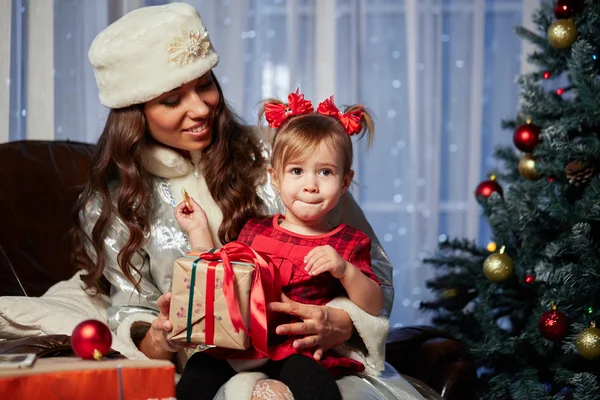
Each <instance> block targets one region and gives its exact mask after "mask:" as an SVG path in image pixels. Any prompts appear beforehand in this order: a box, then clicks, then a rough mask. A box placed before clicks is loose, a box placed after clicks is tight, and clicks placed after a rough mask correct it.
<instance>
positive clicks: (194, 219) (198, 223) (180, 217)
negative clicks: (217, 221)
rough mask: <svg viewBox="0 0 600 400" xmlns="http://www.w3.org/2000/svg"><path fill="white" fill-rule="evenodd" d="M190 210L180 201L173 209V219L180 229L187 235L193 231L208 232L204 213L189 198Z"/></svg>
mask: <svg viewBox="0 0 600 400" xmlns="http://www.w3.org/2000/svg"><path fill="white" fill-rule="evenodd" d="M189 203H190V207H191V210H190V209H188V207H187V206H186V205H185V201H182V202H181V203H179V204H178V205H177V207H175V219H177V222H178V223H179V226H181V229H183V230H184V231H186V232H187V233H190V232H194V231H199V230H202V231H208V218H207V217H206V213H205V212H204V210H203V209H202V207H200V205H199V204H198V203H196V201H195V200H194V199H193V198H191V197H190V201H189Z"/></svg>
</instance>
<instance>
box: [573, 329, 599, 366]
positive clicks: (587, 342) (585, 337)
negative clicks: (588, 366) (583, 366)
mask: <svg viewBox="0 0 600 400" xmlns="http://www.w3.org/2000/svg"><path fill="white" fill-rule="evenodd" d="M575 346H577V351H578V352H579V354H581V356H582V357H583V358H585V359H587V360H596V359H597V358H599V357H600V329H598V328H596V323H595V322H592V323H590V327H589V328H586V329H584V330H582V331H581V332H580V333H579V335H577V339H576V340H575Z"/></svg>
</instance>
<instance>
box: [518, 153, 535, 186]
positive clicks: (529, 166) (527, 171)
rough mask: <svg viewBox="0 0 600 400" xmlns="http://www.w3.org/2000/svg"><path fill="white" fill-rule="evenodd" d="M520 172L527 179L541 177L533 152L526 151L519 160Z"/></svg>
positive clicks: (533, 179)
mask: <svg viewBox="0 0 600 400" xmlns="http://www.w3.org/2000/svg"><path fill="white" fill-rule="evenodd" d="M519 174H521V176H522V177H523V178H525V179H529V180H532V181H535V180H536V179H538V178H539V177H540V174H538V172H537V171H536V170H535V158H533V156H532V155H531V153H525V154H523V155H522V156H521V159H520V160H519Z"/></svg>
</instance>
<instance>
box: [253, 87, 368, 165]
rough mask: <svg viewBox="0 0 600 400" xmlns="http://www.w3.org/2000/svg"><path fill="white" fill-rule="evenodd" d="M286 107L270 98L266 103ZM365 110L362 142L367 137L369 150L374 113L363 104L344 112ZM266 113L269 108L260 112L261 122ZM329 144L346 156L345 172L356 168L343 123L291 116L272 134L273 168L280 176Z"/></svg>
mask: <svg viewBox="0 0 600 400" xmlns="http://www.w3.org/2000/svg"><path fill="white" fill-rule="evenodd" d="M266 103H271V104H285V103H283V102H282V101H280V100H274V99H269V100H267V101H265V103H264V104H266ZM358 110H362V118H361V120H360V125H361V130H360V131H359V132H358V134H357V135H356V136H357V137H358V139H361V138H362V137H363V136H365V135H366V136H367V148H368V147H370V146H371V143H372V141H373V134H374V132H375V125H374V123H373V117H372V115H371V113H370V112H369V111H368V110H367V109H365V108H364V107H363V106H362V105H352V106H349V107H347V108H346V109H345V110H344V111H342V112H343V113H351V112H355V111H358ZM264 114H265V106H264V105H263V107H262V108H261V110H260V112H259V122H260V121H262V118H263V117H264ZM321 143H325V144H326V145H327V146H328V147H329V148H331V149H334V150H335V151H340V152H342V153H343V155H344V165H343V173H344V174H346V173H348V172H349V171H350V170H351V169H352V158H353V152H352V138H351V136H350V135H348V133H347V132H346V130H345V129H344V126H343V125H342V123H341V122H340V121H339V120H338V119H337V118H336V117H332V116H328V115H324V114H320V113H318V112H314V113H309V114H302V115H296V116H291V117H288V118H287V119H286V120H285V121H284V122H283V124H281V126H279V127H278V128H277V129H275V131H274V133H273V135H272V153H271V166H272V167H273V169H274V170H275V173H276V174H277V175H280V174H281V173H282V172H283V170H284V169H285V166H286V165H288V164H289V163H290V162H293V161H303V160H305V159H306V158H307V157H308V156H309V155H310V154H311V153H313V152H315V151H316V149H317V148H318V147H319V146H320V145H321Z"/></svg>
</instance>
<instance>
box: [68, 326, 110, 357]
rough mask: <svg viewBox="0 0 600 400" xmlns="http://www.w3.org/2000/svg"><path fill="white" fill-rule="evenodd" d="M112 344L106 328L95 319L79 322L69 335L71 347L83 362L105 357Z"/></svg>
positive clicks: (108, 330)
mask: <svg viewBox="0 0 600 400" xmlns="http://www.w3.org/2000/svg"><path fill="white" fill-rule="evenodd" d="M111 344H112V335H111V332H110V329H109V328H108V326H106V325H105V324H104V323H102V322H100V321H97V320H95V319H89V320H87V321H83V322H81V323H80V324H79V325H77V326H76V327H75V329H73V333H72V334H71V347H72V348H73V351H74V352H75V354H77V355H78V356H79V357H81V358H83V359H85V360H92V359H95V360H99V359H100V358H102V357H103V356H105V355H107V354H108V352H109V351H110V346H111Z"/></svg>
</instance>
